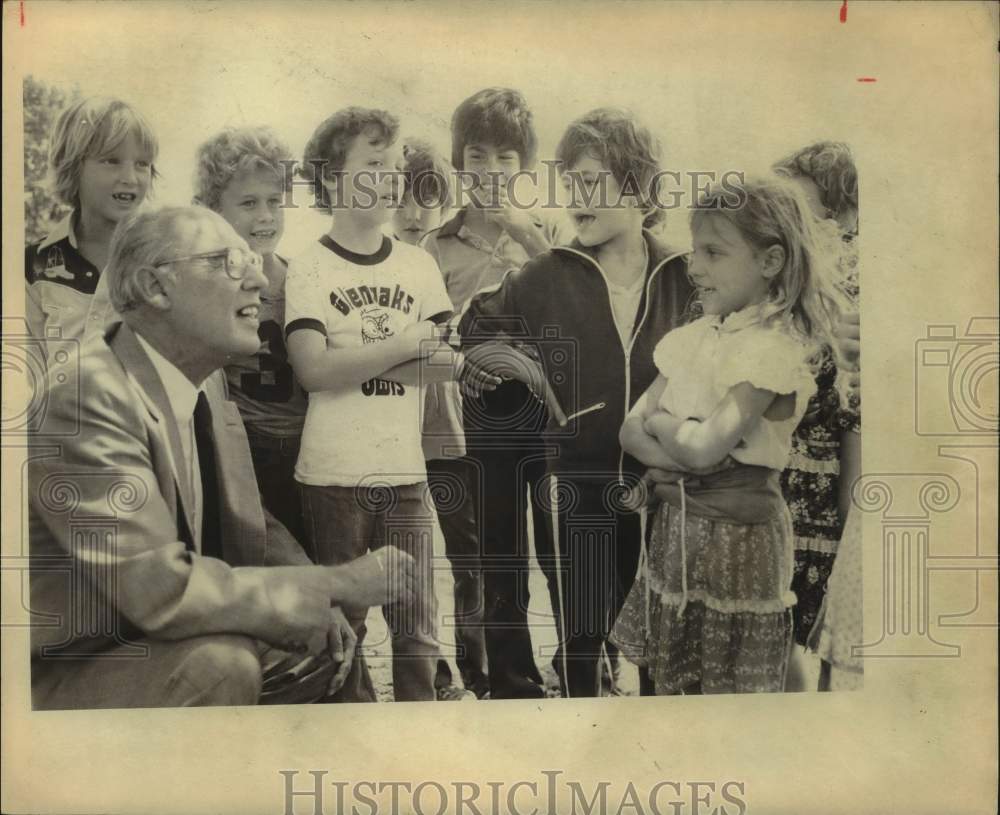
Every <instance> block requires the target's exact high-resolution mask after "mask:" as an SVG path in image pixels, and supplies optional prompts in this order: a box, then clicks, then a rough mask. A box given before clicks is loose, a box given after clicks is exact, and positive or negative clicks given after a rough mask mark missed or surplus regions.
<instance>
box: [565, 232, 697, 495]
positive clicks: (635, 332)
mask: <svg viewBox="0 0 1000 815" xmlns="http://www.w3.org/2000/svg"><path fill="white" fill-rule="evenodd" d="M643 240H645V237H643ZM553 249H554V250H556V251H558V252H572V253H573V254H574V255H578V256H579V257H581V258H583V259H584V260H586V261H588V262H589V263H591V264H592V265H593V266H594V267H595V268H596V269H597V271H598V272H600V274H601V280H603V281H604V288H605V291H607V293H608V308H609V309H610V311H611V322H612V323H614V321H615V310H614V306H613V305H612V304H611V286H610V285H609V284H608V276H607V274H606V273H605V271H604V269H602V268H601V264H600V263H598V262H597V261H596V260H594V258H592V257H591V256H590V255H588V254H586V253H584V252H581V251H580V250H579V249H574V248H572V247H571V246H555V247H553ZM684 254H685V253H684V252H675V253H674V254H672V255H668V256H667V257H665V258H664V259H663V260H661V261H660V262H659V263H657V264H656V266H654V267H653V270H652V271H651V272H650V273H649V278H648V279H647V280H646V298H645V300H646V305H645V307H644V308H643V310H642V317H640V318H639V321H638V322H637V323H636V324H635V326H634V327H633V329H632V337H631V338H630V339H629V342H628V345H625V343H624V342H622V339H621V334H620V333H619V332H618V327H617V326H615V334H616V335H617V336H618V342H619V343H620V344H621V347H622V353H623V354H624V356H625V412H624V413H623V414H622V416H623V421H624V417H626V416H628V411H629V400H630V399H631V397H632V346H633V345H634V344H635V338H636V337H638V336H639V331H640V330H641V329H642V324H643V323H644V322H646V317H647V315H648V314H649V292H650V289H651V288H652V285H653V277H654V276H655V275H656V274H657V273H658V272H659V271H660V269H662V268H663V267H664V266H666V265H667V264H668V263H669V262H670V261H672V260H673V259H674V258H678V257H681V256H683V255H684ZM624 467H625V450H624V449H622V447H621V444H619V445H618V483H619V485H624V483H625V473H624Z"/></svg>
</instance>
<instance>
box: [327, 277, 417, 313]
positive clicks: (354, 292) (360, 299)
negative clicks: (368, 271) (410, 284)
mask: <svg viewBox="0 0 1000 815" xmlns="http://www.w3.org/2000/svg"><path fill="white" fill-rule="evenodd" d="M330 304H331V305H332V306H333V307H334V308H335V309H337V311H339V312H340V313H341V314H343V315H345V316H346V315H348V314H350V313H351V311H352V310H353V309H356V308H363V307H364V306H382V307H383V308H394V309H396V310H397V311H401V312H403V314H409V313H410V309H411V308H412V307H413V295H412V294H407V292H406V289H404V288H403V287H402V286H400V285H398V284H397V285H396V286H395V287H394V288H389V287H388V286H351V287H350V288H348V289H342V288H338V289H336V290H335V291H332V292H330Z"/></svg>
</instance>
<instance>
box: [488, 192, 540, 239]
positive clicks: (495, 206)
mask: <svg viewBox="0 0 1000 815" xmlns="http://www.w3.org/2000/svg"><path fill="white" fill-rule="evenodd" d="M486 199H487V200H486V202H484V206H483V215H484V217H485V219H486V223H488V224H496V225H497V226H499V227H500V228H501V229H503V230H504V231H505V232H507V233H508V234H509V235H510V236H511V237H512V238H513V239H514V240H516V241H517V242H518V243H521V244H523V243H524V241H525V239H526V238H528V236H530V235H533V233H534V232H536V231H537V227H536V226H535V222H534V221H533V220H532V218H531V216H530V215H529V214H528V213H527V211H525V210H523V209H519V208H517V207H515V206H513V205H512V204H511V201H510V198H509V197H508V195H507V185H506V184H500V185H498V186H497V187H495V188H493V190H492V194H490V193H489V192H487V194H486Z"/></svg>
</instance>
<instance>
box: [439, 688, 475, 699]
mask: <svg viewBox="0 0 1000 815" xmlns="http://www.w3.org/2000/svg"><path fill="white" fill-rule="evenodd" d="M476 699H477V697H476V694H474V693H473V692H472V691H471V690H466V689H465V688H460V687H458V686H457V685H448V686H447V687H444V688H438V689H437V700H438V701H439V702H475V701H476Z"/></svg>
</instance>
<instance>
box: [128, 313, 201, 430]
mask: <svg viewBox="0 0 1000 815" xmlns="http://www.w3.org/2000/svg"><path fill="white" fill-rule="evenodd" d="M135 336H136V338H137V339H138V340H139V344H140V345H141V346H142V349H143V350H144V351H145V352H146V353H147V354H148V355H149V360H150V362H152V363H153V368H155V369H156V373H157V375H158V376H159V377H160V382H162V383H163V389H164V390H165V391H166V393H167V399H168V400H169V401H170V408H171V410H173V412H174V418H176V419H177V421H178V422H183V423H186V422H189V421H191V417H192V416H193V415H194V406H195V404H196V403H197V401H198V390H199V389H198V388H196V387H195V386H194V383H193V382H192V381H191V380H190V379H188V378H187V377H186V376H185V375H184V374H182V373H181V372H180V370H178V368H177V366H176V365H174V364H173V363H172V362H171V361H170V360H169V359H167V358H166V357H165V356H163V354H161V353H160V352H159V351H157V350H156V349H155V348H153V346H152V345H150V344H149V343H148V342H147V341H146V340H145V339H144V338H143V336H142V334H140V333H139V332H138V331H137V332H136V334H135Z"/></svg>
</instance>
